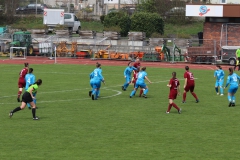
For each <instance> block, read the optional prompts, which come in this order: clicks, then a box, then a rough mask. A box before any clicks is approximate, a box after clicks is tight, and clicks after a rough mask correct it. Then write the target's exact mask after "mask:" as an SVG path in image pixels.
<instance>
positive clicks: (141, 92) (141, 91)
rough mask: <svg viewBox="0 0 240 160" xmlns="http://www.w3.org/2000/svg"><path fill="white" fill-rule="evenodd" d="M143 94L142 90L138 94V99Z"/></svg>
mask: <svg viewBox="0 0 240 160" xmlns="http://www.w3.org/2000/svg"><path fill="white" fill-rule="evenodd" d="M142 94H143V89H141V90H140V94H139V97H141V96H142Z"/></svg>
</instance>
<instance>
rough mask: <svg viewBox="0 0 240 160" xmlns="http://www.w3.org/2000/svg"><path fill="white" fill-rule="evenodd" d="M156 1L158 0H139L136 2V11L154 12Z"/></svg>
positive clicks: (155, 10)
mask: <svg viewBox="0 0 240 160" xmlns="http://www.w3.org/2000/svg"><path fill="white" fill-rule="evenodd" d="M156 1H158V0H141V3H140V4H138V7H137V8H138V11H141V12H149V13H156V12H157V7H156V3H157V2H156Z"/></svg>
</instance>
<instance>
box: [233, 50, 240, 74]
mask: <svg viewBox="0 0 240 160" xmlns="http://www.w3.org/2000/svg"><path fill="white" fill-rule="evenodd" d="M236 59H237V62H236V65H235V67H234V70H235V69H236V67H237V66H238V71H239V70H240V65H239V62H240V48H238V49H237V50H236Z"/></svg>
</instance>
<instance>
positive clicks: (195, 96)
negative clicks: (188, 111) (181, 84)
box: [192, 92, 198, 100]
mask: <svg viewBox="0 0 240 160" xmlns="http://www.w3.org/2000/svg"><path fill="white" fill-rule="evenodd" d="M192 95H193V97H194V98H195V99H196V100H197V99H198V98H197V95H196V94H195V93H194V92H192Z"/></svg>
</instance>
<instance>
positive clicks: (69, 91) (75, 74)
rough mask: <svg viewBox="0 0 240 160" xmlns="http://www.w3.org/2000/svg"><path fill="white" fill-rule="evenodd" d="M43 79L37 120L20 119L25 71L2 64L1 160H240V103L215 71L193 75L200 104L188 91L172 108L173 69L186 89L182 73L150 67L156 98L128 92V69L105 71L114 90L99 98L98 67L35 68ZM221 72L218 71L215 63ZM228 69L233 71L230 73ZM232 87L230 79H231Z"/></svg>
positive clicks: (103, 91) (26, 116)
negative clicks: (93, 80)
mask: <svg viewBox="0 0 240 160" xmlns="http://www.w3.org/2000/svg"><path fill="white" fill-rule="evenodd" d="M30 67H32V68H33V69H34V74H35V76H36V78H41V79H42V80H43V84H42V86H40V87H39V90H38V94H37V106H38V107H39V109H37V116H39V117H40V120H39V121H33V120H32V114H31V111H30V110H28V109H27V108H26V109H25V110H23V111H19V112H17V113H15V114H14V116H13V117H12V118H11V119H10V118H9V117H8V113H9V111H10V110H12V109H14V108H15V107H17V106H19V105H20V103H18V102H17V99H16V96H17V91H18V87H17V80H18V73H19V71H20V70H21V69H22V68H23V65H0V70H1V83H0V129H1V132H0V135H1V136H0V157H1V158H0V159H2V160H21V159H24V160H26V159H29V160H31V159H42V160H48V159H49V160H60V159H61V160H65V159H66V160H80V159H81V160H93V159H99V160H100V159H101V160H110V159H113V160H116V159H119V160H120V159H121V160H128V159H129V160H132V159H136V160H140V159H141V160H159V159H162V160H165V159H176V160H188V159H189V160H193V159H194V160H196V159H204V160H205V159H209V160H212V159H216V160H219V159H223V160H226V159H239V154H240V150H239V140H240V136H239V132H240V128H239V126H238V124H239V117H240V109H239V108H240V99H239V94H238V93H237V94H236V107H228V100H227V89H226V90H225V95H224V96H222V97H220V96H217V95H216V93H215V90H214V84H215V79H214V78H213V70H193V69H191V68H190V70H191V71H192V72H193V73H194V76H195V78H196V88H195V92H196V94H197V95H198V97H199V100H200V103H195V99H194V98H193V96H192V95H191V94H190V93H188V94H187V103H185V104H182V103H181V101H182V96H179V97H178V98H177V99H176V100H175V103H176V104H177V105H178V106H179V107H180V108H182V114H178V113H177V110H176V109H175V108H172V110H171V112H170V114H166V113H165V111H166V110H167V107H168V94H169V88H168V87H167V86H166V85H167V83H168V82H169V79H170V78H171V73H172V72H173V71H176V72H177V77H178V78H179V80H180V84H181V94H182V92H183V82H184V81H183V73H184V68H182V69H167V68H154V67H153V68H151V67H148V68H147V70H146V71H147V73H148V78H149V79H150V80H151V81H152V82H153V83H152V84H149V83H148V82H146V83H147V85H148V86H149V92H148V98H147V99H144V98H139V97H138V96H137V95H138V93H139V91H138V92H137V94H136V96H135V97H133V98H131V99H130V98H129V95H130V92H131V90H132V88H133V86H132V85H131V86H129V88H128V89H127V91H125V92H124V91H122V90H121V85H122V84H123V83H124V81H125V80H124V77H123V71H124V69H125V67H124V66H121V67H120V66H119V67H115V66H102V69H103V76H104V78H105V80H106V85H102V88H101V93H100V96H101V98H100V99H99V100H96V101H93V100H91V98H90V97H89V96H88V91H89V90H90V85H89V73H90V72H92V71H93V69H94V68H95V66H93V65H61V64H51V65H47V64H46V65H31V66H30ZM213 68H214V66H213ZM227 74H228V72H227V71H225V75H227ZM225 82H226V77H225Z"/></svg>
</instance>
